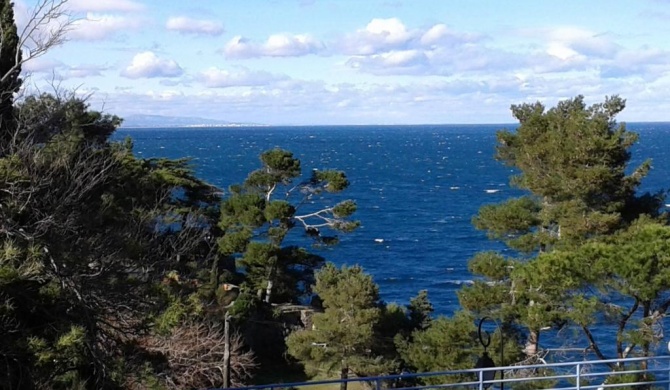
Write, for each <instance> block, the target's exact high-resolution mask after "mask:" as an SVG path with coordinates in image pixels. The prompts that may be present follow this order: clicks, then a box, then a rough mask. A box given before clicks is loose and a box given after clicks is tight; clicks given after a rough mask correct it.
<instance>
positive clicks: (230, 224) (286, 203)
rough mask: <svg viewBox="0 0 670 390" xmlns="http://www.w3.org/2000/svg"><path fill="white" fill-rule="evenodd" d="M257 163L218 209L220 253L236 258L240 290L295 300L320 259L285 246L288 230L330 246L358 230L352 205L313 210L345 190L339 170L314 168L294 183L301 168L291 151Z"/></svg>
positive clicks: (276, 151)
mask: <svg viewBox="0 0 670 390" xmlns="http://www.w3.org/2000/svg"><path fill="white" fill-rule="evenodd" d="M260 160H261V164H262V167H261V168H260V169H257V170H255V171H253V172H251V173H250V174H249V176H248V177H247V179H246V180H245V182H244V184H243V185H236V186H232V187H231V188H230V195H229V196H228V197H227V198H226V199H224V201H223V203H222V205H221V218H220V221H219V227H220V228H221V230H222V231H223V236H222V237H220V238H219V240H218V244H219V249H220V252H221V254H222V255H223V256H226V257H228V258H233V257H238V258H239V260H240V261H239V264H240V265H241V266H242V267H243V269H244V273H245V275H244V278H243V281H244V284H245V287H246V288H248V289H250V290H252V291H254V292H255V293H256V294H257V295H258V298H261V297H264V300H265V301H266V302H292V301H293V302H297V301H298V300H299V298H300V297H305V296H308V295H309V293H310V291H309V289H310V286H311V285H312V284H313V282H314V278H313V275H314V270H316V269H318V267H320V266H321V265H323V263H324V259H323V258H321V257H319V256H316V255H314V254H311V253H309V252H308V251H307V250H305V249H303V248H300V247H297V246H284V244H283V242H284V239H285V238H286V236H287V235H288V234H289V233H290V232H291V231H293V232H295V233H298V231H302V232H303V233H304V236H306V238H308V239H309V240H312V241H313V242H314V244H315V245H333V244H335V243H337V236H336V235H334V234H336V233H338V232H339V233H346V232H350V231H352V230H354V229H356V228H357V227H358V222H357V221H353V220H350V219H349V217H350V216H351V215H352V214H353V213H354V212H355V211H356V204H355V203H354V202H353V201H351V200H344V201H340V202H339V203H337V204H335V205H328V204H325V205H324V207H323V208H319V206H312V204H317V205H318V204H320V203H321V204H322V203H323V202H327V201H328V198H327V197H326V196H324V195H325V194H334V193H339V192H341V191H343V190H345V189H346V188H347V187H348V185H349V181H348V180H347V179H346V176H345V174H344V173H343V172H340V171H334V170H333V171H330V170H329V171H318V170H314V171H312V174H311V177H309V178H308V179H307V180H304V181H302V182H299V183H294V181H295V180H296V179H297V178H298V177H299V176H300V173H301V165H300V160H298V159H296V158H294V157H293V154H292V153H291V152H288V151H285V150H281V149H273V150H269V151H267V152H264V153H262V154H261V156H260ZM308 207H312V208H308ZM305 208H308V209H307V210H305V211H304V212H302V213H301V211H302V210H303V209H305Z"/></svg>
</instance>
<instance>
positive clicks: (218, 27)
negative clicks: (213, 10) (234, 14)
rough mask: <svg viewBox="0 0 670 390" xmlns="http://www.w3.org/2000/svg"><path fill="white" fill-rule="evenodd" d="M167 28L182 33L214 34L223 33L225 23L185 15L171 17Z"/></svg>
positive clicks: (166, 25)
mask: <svg viewBox="0 0 670 390" xmlns="http://www.w3.org/2000/svg"><path fill="white" fill-rule="evenodd" d="M165 28H167V29H168V30H171V31H176V32H179V33H181V34H196V35H212V36H218V35H221V34H223V31H224V30H223V24H222V23H221V22H217V21H214V20H204V19H192V18H188V17H185V16H177V17H171V18H170V19H168V21H167V23H166V24H165Z"/></svg>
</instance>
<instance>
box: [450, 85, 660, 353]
mask: <svg viewBox="0 0 670 390" xmlns="http://www.w3.org/2000/svg"><path fill="white" fill-rule="evenodd" d="M624 107H625V101H624V100H623V99H621V98H619V97H617V96H614V97H611V98H606V99H605V101H604V102H603V103H598V104H594V105H592V106H588V107H587V106H586V105H585V103H584V99H583V97H582V96H577V97H576V98H573V99H569V100H565V101H562V102H560V103H559V104H558V105H557V106H556V107H554V108H551V109H549V110H545V107H544V106H543V105H542V104H540V103H535V104H522V105H514V106H512V113H513V114H514V116H515V117H516V118H517V119H518V120H519V127H518V128H517V129H516V131H514V132H512V131H501V132H499V133H498V145H497V148H496V158H497V159H499V160H501V161H502V162H504V163H505V164H507V165H509V166H511V167H514V168H515V169H517V170H518V171H519V174H518V175H516V176H514V177H512V180H511V182H512V184H513V185H515V186H517V187H519V188H521V189H523V190H526V191H528V195H526V196H524V197H521V198H516V199H510V200H508V201H506V202H503V203H500V204H496V205H486V206H484V207H482V208H481V209H480V212H479V214H478V215H477V216H476V217H475V218H473V224H474V225H475V227H477V228H478V229H482V230H485V231H486V232H487V234H488V236H489V237H490V238H492V239H497V240H502V241H504V242H505V243H506V244H507V245H508V246H509V247H510V248H511V249H513V250H516V251H518V252H520V253H521V254H522V255H521V256H519V257H518V259H508V258H504V257H503V256H502V255H501V254H496V253H488V252H487V253H480V254H478V255H476V256H475V257H474V258H473V259H472V260H471V262H470V265H469V269H470V271H471V272H472V273H473V274H475V275H477V276H480V277H481V278H482V279H479V280H476V281H475V283H474V284H473V285H471V286H466V287H464V288H463V289H462V290H461V291H460V292H459V294H458V295H459V300H460V302H461V305H462V306H463V307H464V308H466V309H468V310H472V311H474V312H476V313H478V314H480V315H491V316H494V317H497V318H501V319H503V320H504V321H505V323H506V324H508V325H509V326H512V325H514V326H520V327H522V328H525V329H526V332H527V334H528V346H529V347H530V348H529V349H528V350H527V352H528V353H529V355H532V354H534V353H535V352H537V348H538V347H539V338H540V330H541V329H543V328H545V327H562V326H564V325H565V324H566V323H571V324H576V325H578V326H579V327H580V328H581V329H583V330H584V331H585V332H586V333H585V334H586V335H587V338H589V337H588V335H589V334H590V333H589V327H590V326H594V325H595V323H598V322H600V321H602V319H603V318H604V317H607V316H609V315H610V314H611V312H612V310H611V307H612V305H611V304H609V305H608V304H607V302H608V301H607V299H604V297H605V295H607V296H608V299H609V302H611V301H612V299H614V300H617V299H621V298H623V297H625V296H626V295H628V296H629V297H630V296H631V294H629V293H632V291H630V290H628V291H627V290H626V288H627V287H629V286H631V283H633V281H634V280H636V279H637V280H639V281H640V283H637V285H641V284H642V283H644V282H646V283H647V284H651V285H654V286H658V288H655V287H651V288H650V295H654V294H658V293H659V292H660V291H662V290H663V289H664V288H665V286H664V283H663V282H660V280H659V279H664V276H663V275H662V273H659V279H656V280H651V279H649V278H647V279H645V277H644V276H641V274H645V272H644V270H647V269H649V270H650V271H651V268H649V262H648V261H647V260H648V259H649V258H653V256H650V257H645V259H643V258H641V257H644V255H641V254H642V253H645V250H644V249H642V246H645V245H647V246H648V245H649V243H648V242H646V243H644V240H643V239H641V238H640V237H632V236H629V237H628V239H629V240H630V243H633V242H635V241H636V240H641V241H642V242H640V244H639V246H638V247H637V249H631V250H630V252H627V251H625V250H623V249H621V250H620V249H617V253H619V254H620V256H614V255H611V254H610V253H611V251H612V250H611V248H608V246H607V245H604V246H603V243H597V242H595V243H591V241H602V240H604V241H605V242H607V239H606V238H607V237H617V236H618V233H617V232H619V231H624V230H625V229H626V228H627V227H628V226H630V224H631V223H632V222H633V221H634V220H636V219H637V218H638V217H639V216H640V215H643V214H648V215H650V216H652V217H656V216H658V210H659V206H660V204H661V203H660V201H661V199H662V198H661V197H660V196H659V195H658V194H656V195H650V194H642V195H637V194H636V189H637V187H638V186H639V184H640V181H641V179H642V178H643V177H644V176H645V175H646V174H647V172H648V170H649V168H650V165H649V162H644V163H643V164H641V165H640V166H638V167H637V168H635V169H633V170H631V169H630V168H629V167H628V163H629V161H630V157H631V154H630V148H631V147H632V146H633V144H634V143H635V142H636V141H637V134H634V133H630V132H628V131H627V130H626V127H625V125H623V124H617V123H616V120H615V117H616V115H617V114H619V113H620V112H621V111H622V110H623V109H624ZM628 172H630V173H628ZM636 250H637V251H638V252H636V253H635V254H634V253H633V252H634V251H636ZM646 253H647V254H649V252H648V251H647V252H646ZM636 255H640V256H637V258H636ZM608 258H610V259H612V260H611V262H609V263H606V264H605V263H604V261H605V259H608ZM645 263H646V264H647V265H646V266H645V265H644V264H645ZM624 264H627V265H624ZM633 264H634V265H633ZM621 267H630V268H625V269H629V270H630V271H631V272H630V273H626V272H625V271H624V270H623V269H621ZM652 268H653V267H652ZM606 270H607V271H606ZM612 270H617V271H619V270H620V271H619V273H618V274H617V275H614V274H613V273H612ZM620 285H622V286H620ZM600 286H602V287H603V288H605V290H602V291H609V292H612V291H613V290H616V293H612V294H610V293H607V294H605V295H603V293H598V294H593V291H594V288H597V289H599V288H601V287H600ZM605 286H607V287H605ZM623 286H626V288H623ZM595 291H598V290H595ZM615 297H616V298H615ZM656 297H659V295H656ZM624 299H625V298H624ZM633 301H635V299H633ZM625 313H628V311H626V310H621V311H619V313H618V314H614V317H615V318H617V321H622V320H624V321H623V323H625V322H626V321H627V319H626V318H625V315H626V314H625ZM619 323H622V322H619ZM619 330H620V329H619ZM622 337H623V336H622ZM590 344H591V345H590V346H591V347H592V348H595V349H597V345H595V344H596V343H595V340H593V339H592V338H590ZM601 357H602V355H601Z"/></svg>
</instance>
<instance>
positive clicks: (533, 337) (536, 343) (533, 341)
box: [523, 329, 540, 358]
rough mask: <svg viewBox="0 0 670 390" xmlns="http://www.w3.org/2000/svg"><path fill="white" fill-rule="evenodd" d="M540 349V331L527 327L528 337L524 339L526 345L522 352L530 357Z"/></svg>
mask: <svg viewBox="0 0 670 390" xmlns="http://www.w3.org/2000/svg"><path fill="white" fill-rule="evenodd" d="M539 350H540V331H539V330H535V329H529V332H528V339H527V340H526V347H525V348H524V349H523V352H524V353H525V354H526V357H528V358H532V357H534V356H536V355H537V353H538V351H539Z"/></svg>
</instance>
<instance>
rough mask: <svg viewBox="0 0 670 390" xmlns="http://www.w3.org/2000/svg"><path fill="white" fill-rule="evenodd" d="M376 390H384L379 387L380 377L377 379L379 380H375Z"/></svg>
mask: <svg viewBox="0 0 670 390" xmlns="http://www.w3.org/2000/svg"><path fill="white" fill-rule="evenodd" d="M375 388H376V389H377V390H381V388H382V387H381V386H380V385H379V377H377V379H376V380H375Z"/></svg>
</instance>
